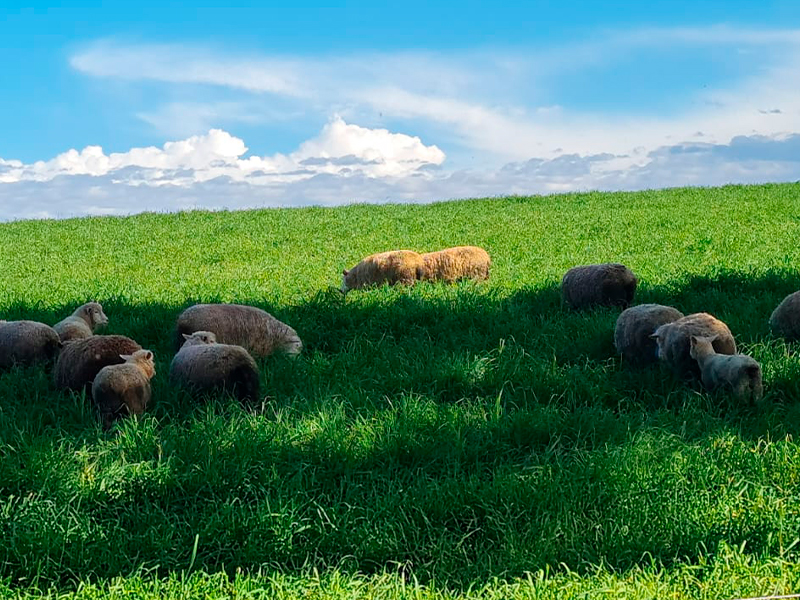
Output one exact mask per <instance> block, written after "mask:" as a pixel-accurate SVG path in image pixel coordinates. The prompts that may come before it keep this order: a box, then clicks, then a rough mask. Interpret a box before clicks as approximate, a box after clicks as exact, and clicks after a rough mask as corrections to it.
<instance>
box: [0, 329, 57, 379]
mask: <svg viewBox="0 0 800 600" xmlns="http://www.w3.org/2000/svg"><path fill="white" fill-rule="evenodd" d="M60 348H61V341H60V340H59V339H58V334H57V333H56V332H55V330H54V329H53V328H52V327H50V326H49V325H45V324H44V323H38V322H36V321H0V369H7V368H8V367H11V366H12V365H21V366H24V365H32V364H35V363H40V362H46V361H49V360H52V359H53V358H55V356H56V354H58V351H59V349H60Z"/></svg>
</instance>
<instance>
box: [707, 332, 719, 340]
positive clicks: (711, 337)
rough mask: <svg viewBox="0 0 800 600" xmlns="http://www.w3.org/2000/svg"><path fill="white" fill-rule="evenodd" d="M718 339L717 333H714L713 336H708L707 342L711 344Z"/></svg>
mask: <svg viewBox="0 0 800 600" xmlns="http://www.w3.org/2000/svg"><path fill="white" fill-rule="evenodd" d="M718 337H719V334H718V333H715V334H714V335H710V336H708V341H709V342H713V341H714V340H716V339H717V338H718Z"/></svg>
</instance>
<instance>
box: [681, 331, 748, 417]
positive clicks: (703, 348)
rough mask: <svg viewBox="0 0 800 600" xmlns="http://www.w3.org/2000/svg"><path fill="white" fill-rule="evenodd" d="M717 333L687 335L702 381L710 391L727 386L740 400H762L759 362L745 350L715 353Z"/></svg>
mask: <svg viewBox="0 0 800 600" xmlns="http://www.w3.org/2000/svg"><path fill="white" fill-rule="evenodd" d="M716 337H717V336H716V335H712V336H710V337H704V336H696V335H693V336H691V338H690V348H689V354H690V355H691V357H692V358H693V359H694V360H696V361H697V364H698V366H699V367H700V377H701V380H702V382H703V385H704V386H705V387H706V389H707V390H708V391H709V392H714V391H716V390H719V389H722V388H727V389H729V390H731V391H732V392H733V395H734V396H735V397H736V398H737V399H739V400H747V399H753V400H755V401H759V400H761V397H762V396H763V395H764V387H763V384H762V381H761V366H760V365H759V364H758V362H756V360H755V359H753V358H752V357H750V356H747V355H745V354H733V355H728V354H717V353H716V352H715V351H714V346H713V342H714V340H715V339H716Z"/></svg>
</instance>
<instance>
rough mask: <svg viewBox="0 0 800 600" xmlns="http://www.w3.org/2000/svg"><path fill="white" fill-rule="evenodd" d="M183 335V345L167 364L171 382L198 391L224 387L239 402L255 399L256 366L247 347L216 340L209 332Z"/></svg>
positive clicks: (256, 385) (257, 387) (257, 378)
mask: <svg viewBox="0 0 800 600" xmlns="http://www.w3.org/2000/svg"><path fill="white" fill-rule="evenodd" d="M183 337H184V339H185V341H184V344H183V346H182V347H181V349H180V350H179V351H178V353H177V354H176V355H175V357H174V358H173V359H172V364H171V365H170V367H169V378H170V381H171V382H172V383H173V384H176V385H180V386H183V387H186V388H189V389H191V390H193V391H194V392H196V393H199V394H202V393H204V392H207V391H209V390H212V389H220V388H221V389H227V390H229V391H231V392H233V393H234V394H235V395H236V397H237V398H238V399H239V400H240V401H242V402H246V401H254V400H257V399H258V395H259V387H260V380H259V374H258V366H257V365H256V361H255V360H253V357H252V356H250V354H249V353H248V352H247V350H245V349H244V348H242V347H241V346H234V345H230V344H219V343H217V340H216V337H215V336H214V334H213V333H211V332H210V331H196V332H194V333H193V334H192V335H187V334H184V335H183Z"/></svg>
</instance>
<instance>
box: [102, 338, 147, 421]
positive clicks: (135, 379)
mask: <svg viewBox="0 0 800 600" xmlns="http://www.w3.org/2000/svg"><path fill="white" fill-rule="evenodd" d="M120 358H122V359H123V360H124V361H125V362H124V363H122V364H121V365H109V366H107V367H103V368H102V369H100V372H99V373H97V375H96V376H95V378H94V383H92V398H93V399H94V402H95V404H96V405H97V407H98V408H99V409H100V418H101V421H102V423H103V428H104V429H108V428H109V427H111V425H113V424H114V421H116V420H117V419H120V418H122V417H124V416H127V415H141V414H142V413H144V411H145V409H146V408H147V404H148V403H149V402H150V397H151V390H150V380H151V379H152V378H153V376H154V375H155V374H156V367H155V364H154V363H153V353H152V352H150V350H137V351H136V352H134V353H133V354H122V355H120Z"/></svg>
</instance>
